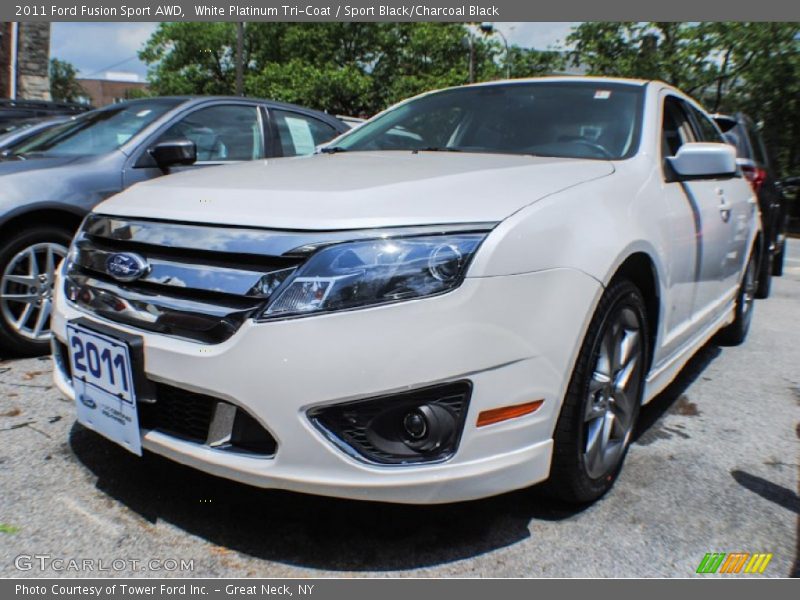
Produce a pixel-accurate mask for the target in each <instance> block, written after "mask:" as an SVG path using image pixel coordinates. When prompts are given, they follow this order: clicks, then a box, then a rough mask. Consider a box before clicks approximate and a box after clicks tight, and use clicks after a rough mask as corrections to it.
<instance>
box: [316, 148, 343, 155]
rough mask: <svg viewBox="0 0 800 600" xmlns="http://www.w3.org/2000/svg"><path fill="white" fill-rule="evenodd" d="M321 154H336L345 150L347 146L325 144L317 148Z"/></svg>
mask: <svg viewBox="0 0 800 600" xmlns="http://www.w3.org/2000/svg"><path fill="white" fill-rule="evenodd" d="M319 151H320V152H322V153H323V154H338V153H339V152H347V148H343V147H342V146H325V147H323V148H320V149H319Z"/></svg>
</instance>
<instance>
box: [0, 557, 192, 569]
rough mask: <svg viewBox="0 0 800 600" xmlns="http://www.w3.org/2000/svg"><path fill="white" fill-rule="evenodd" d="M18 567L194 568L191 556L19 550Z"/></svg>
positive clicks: (15, 560) (16, 564) (15, 565)
mask: <svg viewBox="0 0 800 600" xmlns="http://www.w3.org/2000/svg"><path fill="white" fill-rule="evenodd" d="M14 567H15V568H16V569H17V570H18V571H53V572H56V573H63V572H73V573H102V572H116V573H119V572H123V571H137V572H142V571H152V572H154V573H158V572H167V571H168V572H174V571H194V559H193V558H192V559H185V558H147V559H139V558H76V557H66V556H53V555H51V554H20V555H19V556H17V557H16V558H15V559H14Z"/></svg>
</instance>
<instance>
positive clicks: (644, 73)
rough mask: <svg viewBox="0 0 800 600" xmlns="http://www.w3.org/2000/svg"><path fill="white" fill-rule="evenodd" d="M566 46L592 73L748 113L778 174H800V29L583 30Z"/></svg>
mask: <svg viewBox="0 0 800 600" xmlns="http://www.w3.org/2000/svg"><path fill="white" fill-rule="evenodd" d="M567 43H569V44H571V45H572V52H571V59H572V61H573V64H575V65H581V66H583V67H585V68H586V70H587V71H588V72H589V73H590V74H595V75H613V76H619V77H638V78H642V79H661V80H663V81H666V82H667V83H670V84H672V85H675V86H676V87H678V88H680V89H681V90H683V91H684V92H686V93H688V94H690V95H692V96H694V97H695V98H696V99H697V100H698V101H700V102H701V103H703V104H704V105H705V106H706V108H707V109H708V110H709V111H711V112H734V111H737V110H741V111H744V112H746V113H748V114H749V115H750V116H751V117H752V118H753V119H755V121H756V122H757V123H759V124H760V125H761V128H762V131H763V134H764V139H765V141H766V143H767V146H768V148H769V149H770V151H771V154H772V157H773V159H774V161H775V163H776V166H777V168H778V170H779V172H782V173H784V174H789V173H792V172H796V171H797V170H798V168H800V24H798V23H734V22H720V23H660V22H651V23H582V24H580V25H578V26H577V27H576V28H574V29H573V31H572V33H571V34H570V35H569V36H568V38H567Z"/></svg>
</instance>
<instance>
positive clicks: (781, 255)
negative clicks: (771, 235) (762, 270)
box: [772, 235, 786, 277]
mask: <svg viewBox="0 0 800 600" xmlns="http://www.w3.org/2000/svg"><path fill="white" fill-rule="evenodd" d="M778 243H779V246H778V251H777V252H776V253H775V257H774V258H773V259H772V274H773V275H774V276H775V277H780V276H781V275H783V261H784V259H785V258H786V236H784V235H779V236H778Z"/></svg>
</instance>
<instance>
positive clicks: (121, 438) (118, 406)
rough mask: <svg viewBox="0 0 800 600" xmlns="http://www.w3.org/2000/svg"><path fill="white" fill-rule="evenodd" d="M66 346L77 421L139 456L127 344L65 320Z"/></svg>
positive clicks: (140, 451)
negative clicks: (66, 322)
mask: <svg viewBox="0 0 800 600" xmlns="http://www.w3.org/2000/svg"><path fill="white" fill-rule="evenodd" d="M67 346H68V347H69V360H70V365H71V366H72V384H73V387H74V388H75V405H76V407H77V413H78V422H79V423H81V424H83V425H85V426H87V427H89V428H90V429H93V430H94V431H96V432H97V433H99V434H101V435H103V436H105V437H107V438H108V439H110V440H111V441H113V442H116V443H118V444H119V445H121V446H123V447H124V448H127V449H128V450H130V451H131V452H133V453H134V454H137V455H139V456H141V455H142V444H141V439H140V437H139V418H138V415H137V413H136V392H135V390H134V385H133V372H132V369H131V357H130V349H129V348H128V345H127V344H126V343H125V342H122V341H120V340H117V339H115V338H113V337H111V336H108V335H105V334H102V333H98V332H96V331H92V330H90V329H86V328H85V327H81V326H80V325H76V324H75V323H68V324H67Z"/></svg>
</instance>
